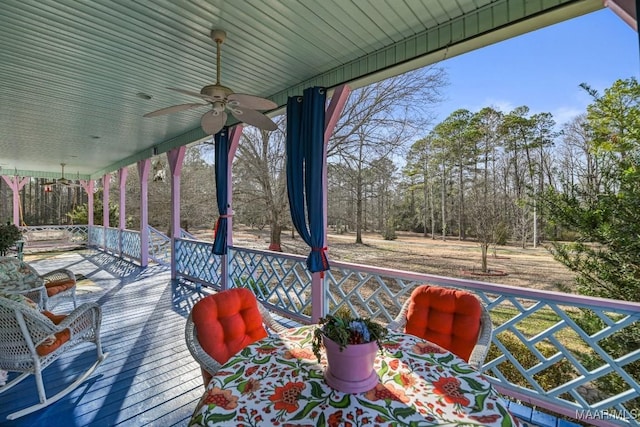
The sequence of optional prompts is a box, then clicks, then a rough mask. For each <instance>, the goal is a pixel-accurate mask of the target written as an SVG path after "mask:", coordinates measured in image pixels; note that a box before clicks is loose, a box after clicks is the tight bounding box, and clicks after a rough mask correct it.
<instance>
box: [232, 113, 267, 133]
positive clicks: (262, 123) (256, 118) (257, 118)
mask: <svg viewBox="0 0 640 427" xmlns="http://www.w3.org/2000/svg"><path fill="white" fill-rule="evenodd" d="M231 114H233V117H235V118H236V119H238V120H240V121H241V122H244V123H246V124H248V125H251V126H255V127H257V128H258V129H263V130H276V129H278V126H277V125H276V124H275V123H274V122H273V121H272V120H271V119H270V118H269V117H267V116H265V115H264V114H262V113H259V112H258V111H255V110H252V109H250V108H240V107H235V108H233V109H232V110H231Z"/></svg>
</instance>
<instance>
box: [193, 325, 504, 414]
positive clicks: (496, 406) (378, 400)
mask: <svg viewBox="0 0 640 427" xmlns="http://www.w3.org/2000/svg"><path fill="white" fill-rule="evenodd" d="M314 328H315V326H303V327H300V328H294V329H289V330H287V331H286V332H284V333H281V334H280V336H270V337H267V338H265V339H263V340H260V341H257V342H255V343H253V344H251V345H249V346H248V347H246V348H245V349H243V350H242V351H241V352H240V353H239V354H237V355H235V356H233V357H232V358H231V359H230V360H229V361H228V362H227V363H226V364H225V365H223V366H222V367H221V368H220V370H219V371H218V372H217V373H216V375H214V376H213V379H212V380H211V382H210V383H209V385H208V386H207V389H206V390H205V393H204V395H203V396H202V398H201V399H200V402H199V403H198V405H197V407H196V409H195V411H194V413H193V416H192V417H191V421H190V424H189V425H191V426H197V425H213V424H218V425H234V426H274V425H281V426H286V425H297V426H302V425H309V426H325V425H327V426H347V425H352V426H355V425H385V426H386V425H420V426H432V425H441V424H447V425H478V426H503V427H504V426H510V425H517V424H516V421H515V420H514V419H513V418H512V416H511V414H510V413H509V411H508V410H507V409H506V404H505V402H504V401H503V399H502V398H501V397H500V396H499V395H498V393H497V392H496V391H495V390H494V389H493V387H492V386H491V384H490V383H489V382H488V381H487V380H486V378H485V377H484V376H483V375H482V374H481V373H479V372H478V371H476V370H475V369H473V368H472V367H471V366H469V365H468V364H467V363H466V362H465V361H463V360H462V359H460V358H459V357H457V356H455V355H454V354H452V353H451V352H449V351H447V350H444V349H443V348H441V347H439V346H437V345H435V344H432V343H430V342H427V341H425V340H423V339H420V338H417V337H415V336H412V335H408V334H402V333H391V334H390V335H389V336H388V339H387V340H386V342H385V344H384V351H383V354H380V353H378V356H377V358H376V362H375V365H374V366H375V369H376V371H377V372H378V376H379V377H380V382H379V383H378V384H377V385H376V386H375V388H373V389H371V390H369V391H367V392H363V393H357V394H345V393H342V392H339V391H336V390H334V389H332V388H330V387H329V386H328V385H327V384H326V383H325V381H324V378H323V370H324V366H326V361H325V359H324V357H323V359H322V361H321V363H318V361H317V359H316V356H315V355H314V354H313V352H312V350H311V339H312V334H313V330H314Z"/></svg>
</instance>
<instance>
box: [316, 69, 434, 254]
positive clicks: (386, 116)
mask: <svg viewBox="0 0 640 427" xmlns="http://www.w3.org/2000/svg"><path fill="white" fill-rule="evenodd" d="M445 84H446V78H445V74H444V71H443V70H441V69H439V68H426V69H422V70H418V71H413V72H410V73H406V74H403V75H400V76H397V77H393V78H390V79H387V80H384V81H381V82H378V83H374V84H372V85H369V86H365V87H363V88H360V89H358V90H356V91H354V92H353V93H352V94H351V96H350V98H349V101H348V102H347V105H346V107H345V110H344V112H343V115H342V117H341V119H340V120H339V122H338V125H337V127H336V129H335V131H334V134H333V136H332V138H331V141H330V143H329V149H328V156H329V160H330V161H332V162H336V163H342V164H344V165H345V166H346V167H347V168H348V169H349V170H350V171H351V172H352V179H353V180H354V182H355V192H356V194H355V203H356V212H355V215H356V221H355V223H356V243H362V229H363V226H364V223H363V208H364V201H365V197H364V190H365V186H366V185H368V182H367V181H366V180H365V176H364V172H365V170H366V169H367V168H369V167H370V166H371V162H372V161H374V160H375V161H380V160H382V159H391V158H392V157H393V155H395V154H398V153H399V152H400V151H401V150H402V149H403V148H404V147H405V146H406V145H407V144H408V142H409V140H410V139H411V138H412V137H413V136H415V135H416V133H417V132H418V131H419V130H420V129H422V127H423V126H424V124H425V122H426V121H428V120H429V118H430V114H429V108H430V107H433V106H434V105H435V104H436V103H437V102H439V100H440V91H441V90H442V88H443V87H444V86H445Z"/></svg>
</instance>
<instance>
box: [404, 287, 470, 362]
mask: <svg viewBox="0 0 640 427" xmlns="http://www.w3.org/2000/svg"><path fill="white" fill-rule="evenodd" d="M481 316H482V307H481V305H480V301H478V299H477V298H476V297H475V296H474V295H472V294H470V293H469V292H465V291H460V290H457V289H447V288H440V287H436V286H426V285H423V286H419V287H417V288H416V289H415V290H414V291H413V292H412V293H411V302H410V303H409V309H408V312H407V324H406V326H405V332H406V333H409V334H412V335H416V336H418V337H421V338H424V339H426V340H428V341H431V342H433V343H436V344H438V345H439V346H441V347H443V348H446V349H447V350H449V351H451V352H452V353H454V354H456V355H458V356H460V357H461V358H463V359H464V360H466V361H469V356H471V352H472V351H473V348H474V347H475V345H476V342H477V340H478V334H479V333H480V319H481Z"/></svg>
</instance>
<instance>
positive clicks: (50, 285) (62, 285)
mask: <svg viewBox="0 0 640 427" xmlns="http://www.w3.org/2000/svg"><path fill="white" fill-rule="evenodd" d="M75 284H76V283H75V282H74V281H73V280H71V279H63V280H54V281H52V282H47V283H45V285H44V286H45V288H47V296H50V297H52V296H54V295H57V294H59V293H60V292H64V291H66V290H67V289H71V288H73V287H74V286H75Z"/></svg>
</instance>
